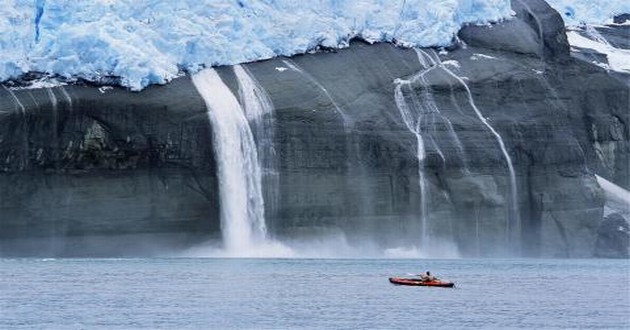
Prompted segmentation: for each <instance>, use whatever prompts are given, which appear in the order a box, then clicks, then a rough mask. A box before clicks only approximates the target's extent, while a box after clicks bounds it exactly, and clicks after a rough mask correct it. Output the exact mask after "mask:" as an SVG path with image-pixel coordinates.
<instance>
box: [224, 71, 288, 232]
mask: <svg viewBox="0 0 630 330" xmlns="http://www.w3.org/2000/svg"><path fill="white" fill-rule="evenodd" d="M233 70H234V75H235V76H236V80H237V83H238V93H239V99H240V102H241V105H242V107H243V110H244V111H245V114H246V117H247V119H248V120H249V125H250V126H251V128H252V132H253V134H254V138H255V141H256V150H257V153H258V166H259V168H260V172H261V180H262V181H264V183H265V184H264V185H263V186H262V190H263V191H264V192H265V194H263V197H264V201H265V206H267V207H269V209H270V211H272V212H274V211H275V209H276V206H277V205H276V204H277V195H278V184H279V183H278V173H277V170H276V168H275V148H274V143H273V140H274V121H273V109H274V106H273V103H272V102H271V98H270V97H269V95H268V94H267V92H266V91H265V90H264V89H263V87H262V86H261V85H260V83H259V82H258V80H256V78H255V77H254V75H253V74H252V73H251V71H250V70H249V69H248V68H247V67H246V66H243V65H235V66H234V67H233ZM262 181H261V182H262ZM259 226H261V227H262V228H261V230H263V231H265V232H266V230H267V228H266V222H265V221H263V222H261V223H260V224H259Z"/></svg>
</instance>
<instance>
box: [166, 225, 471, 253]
mask: <svg viewBox="0 0 630 330" xmlns="http://www.w3.org/2000/svg"><path fill="white" fill-rule="evenodd" d="M426 245H428V247H427V248H425V249H423V248H421V244H418V245H414V244H401V245H393V246H385V247H384V246H381V245H380V244H378V243H376V242H374V241H373V240H371V239H369V238H366V239H362V240H356V239H353V240H352V241H350V240H349V239H348V238H347V237H346V235H345V234H344V233H343V232H341V231H335V230H331V231H330V232H328V233H326V234H323V235H317V236H310V237H300V238H288V239H282V240H276V239H267V240H265V241H260V242H257V243H252V244H251V245H249V246H244V247H241V248H239V249H229V248H225V247H223V246H222V243H221V241H217V240H213V241H207V242H204V243H202V244H199V245H197V246H194V247H192V248H189V249H187V250H185V251H182V252H177V253H174V254H172V255H169V256H172V257H195V258H316V259H322V258H323V259H335V258H346V259H347V258H385V259H408V258H421V259H427V258H440V259H454V258H460V254H459V252H458V250H457V246H456V244H454V243H452V242H450V241H448V240H437V239H432V240H431V242H430V244H426Z"/></svg>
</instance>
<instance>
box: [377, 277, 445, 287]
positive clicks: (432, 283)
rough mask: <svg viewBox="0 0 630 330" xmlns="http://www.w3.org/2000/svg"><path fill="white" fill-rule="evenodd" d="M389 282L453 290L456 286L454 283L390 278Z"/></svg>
mask: <svg viewBox="0 0 630 330" xmlns="http://www.w3.org/2000/svg"><path fill="white" fill-rule="evenodd" d="M389 282H391V283H392V284H397V285H413V286H436V287H441V288H452V287H454V286H455V283H453V282H443V281H423V280H421V279H419V278H402V277H390V278H389Z"/></svg>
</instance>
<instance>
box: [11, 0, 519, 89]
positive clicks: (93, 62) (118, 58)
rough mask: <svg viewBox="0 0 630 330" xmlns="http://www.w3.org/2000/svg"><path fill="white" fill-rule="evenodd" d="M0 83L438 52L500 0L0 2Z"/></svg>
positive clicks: (129, 82)
mask: <svg viewBox="0 0 630 330" xmlns="http://www.w3.org/2000/svg"><path fill="white" fill-rule="evenodd" d="M1 2H2V6H0V81H4V80H7V79H11V78H16V77H18V76H20V75H21V74H23V73H25V72H29V71H33V72H43V73H47V74H56V75H61V76H63V77H66V78H74V77H80V78H84V79H88V80H95V81H98V80H100V79H101V78H103V77H106V76H114V77H120V78H121V84H123V85H124V86H128V87H130V88H131V89H133V90H140V89H142V88H144V87H146V86H148V85H150V84H163V83H166V82H167V81H168V80H170V79H173V78H174V77H176V76H178V75H179V74H181V73H182V72H183V71H186V72H190V73H194V72H197V71H199V70H200V69H201V68H203V67H209V66H216V65H224V64H238V63H244V62H250V61H255V60H261V59H268V58H272V57H276V56H280V55H285V56H290V55H295V54H299V53H304V52H308V51H309V50H312V49H314V48H316V47H317V46H324V47H335V48H339V47H347V46H348V43H349V40H350V39H351V38H354V37H359V38H362V39H364V40H366V41H368V42H379V41H386V42H394V43H396V44H398V45H402V46H409V47H411V46H445V45H448V44H450V43H451V42H452V39H453V36H454V35H455V34H456V33H457V31H458V30H459V29H460V27H461V26H462V25H463V24H465V23H479V24H484V23H487V22H491V21H500V20H502V19H506V18H509V17H510V15H511V13H512V11H511V7H510V1H509V0H432V1H426V0H312V1H311V0H309V1H302V0H178V1H162V0H144V1H141V0H91V1H76V0H31V1H26V0H2V1H1Z"/></svg>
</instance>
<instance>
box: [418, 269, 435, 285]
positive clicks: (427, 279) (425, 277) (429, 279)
mask: <svg viewBox="0 0 630 330" xmlns="http://www.w3.org/2000/svg"><path fill="white" fill-rule="evenodd" d="M420 279H421V280H422V281H423V282H433V281H435V280H437V278H436V277H435V276H433V275H431V272H430V271H428V270H427V272H426V273H424V274H420Z"/></svg>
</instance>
